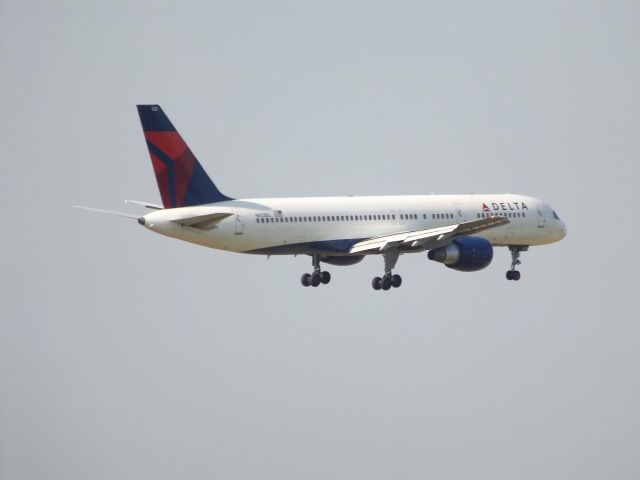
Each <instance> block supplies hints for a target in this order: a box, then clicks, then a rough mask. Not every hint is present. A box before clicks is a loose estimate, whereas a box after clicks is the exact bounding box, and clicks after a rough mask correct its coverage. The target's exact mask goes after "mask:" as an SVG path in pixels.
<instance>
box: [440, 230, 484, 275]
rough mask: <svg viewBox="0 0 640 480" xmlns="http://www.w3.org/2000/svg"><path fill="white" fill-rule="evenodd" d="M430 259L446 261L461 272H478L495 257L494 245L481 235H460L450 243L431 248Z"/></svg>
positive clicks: (448, 265)
mask: <svg viewBox="0 0 640 480" xmlns="http://www.w3.org/2000/svg"><path fill="white" fill-rule="evenodd" d="M428 257H429V260H433V261H434V262H440V263H444V264H445V265H446V266H447V267H449V268H453V269H454V270H459V271H461V272H476V271H478V270H482V269H483V268H485V267H487V266H488V265H489V264H490V263H491V260H492V259H493V247H492V246H491V244H490V243H489V241H488V240H485V239H484V238H480V237H460V238H456V239H455V240H452V241H451V243H450V244H449V245H445V246H444V247H439V248H434V249H433V250H429V253H428Z"/></svg>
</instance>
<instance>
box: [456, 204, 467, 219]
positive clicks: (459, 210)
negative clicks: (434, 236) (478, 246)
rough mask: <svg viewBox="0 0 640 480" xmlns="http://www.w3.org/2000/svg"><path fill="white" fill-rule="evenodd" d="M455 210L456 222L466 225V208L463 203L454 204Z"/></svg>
mask: <svg viewBox="0 0 640 480" xmlns="http://www.w3.org/2000/svg"><path fill="white" fill-rule="evenodd" d="M453 210H454V212H455V216H456V222H458V223H464V222H465V217H464V207H463V205H462V204H461V203H454V204H453Z"/></svg>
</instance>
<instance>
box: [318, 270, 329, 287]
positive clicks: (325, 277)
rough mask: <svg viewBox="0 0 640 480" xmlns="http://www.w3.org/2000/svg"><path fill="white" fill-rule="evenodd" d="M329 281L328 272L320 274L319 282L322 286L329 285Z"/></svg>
mask: <svg viewBox="0 0 640 480" xmlns="http://www.w3.org/2000/svg"><path fill="white" fill-rule="evenodd" d="M330 281H331V274H330V273H329V272H322V273H321V274H320V282H321V283H322V284H323V285H326V284H327V283H329V282H330Z"/></svg>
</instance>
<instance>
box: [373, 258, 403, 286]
mask: <svg viewBox="0 0 640 480" xmlns="http://www.w3.org/2000/svg"><path fill="white" fill-rule="evenodd" d="M382 256H383V257H384V276H382V277H373V280H372V281H371V286H372V287H373V289H374V290H389V289H390V288H391V287H393V288H398V287H399V286H400V285H402V277H401V276H400V275H394V274H392V273H391V269H392V268H393V267H395V266H396V262H397V261H398V257H399V256H400V251H399V250H398V249H397V248H394V249H390V250H387V251H385V252H384V253H383V254H382Z"/></svg>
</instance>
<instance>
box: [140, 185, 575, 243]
mask: <svg viewBox="0 0 640 480" xmlns="http://www.w3.org/2000/svg"><path fill="white" fill-rule="evenodd" d="M218 212H219V213H225V214H228V215H230V216H228V217H227V218H225V219H224V220H222V221H220V222H219V223H218V224H217V225H215V227H213V228H210V229H199V228H191V227H188V226H184V225H181V224H179V223H176V222H174V221H173V220H175V219H179V218H182V217H185V216H199V215H208V214H213V213H218ZM498 215H500V216H506V217H507V218H508V220H509V223H508V224H507V225H504V226H500V227H497V228H493V229H490V230H486V231H484V232H481V233H478V234H477V236H478V237H483V238H485V239H487V240H488V241H489V242H490V243H491V244H492V245H494V246H506V245H522V246H526V245H542V244H547V243H552V242H556V241H558V240H561V239H562V238H564V236H565V234H566V228H565V225H564V223H563V222H562V221H561V220H560V219H559V218H558V216H557V215H556V214H555V212H554V211H553V210H552V209H551V208H550V207H549V206H548V205H547V204H545V203H544V202H542V201H540V200H538V199H535V198H532V197H528V196H524V195H512V194H489V195H483V194H472V195H402V196H376V197H303V198H254V199H242V200H231V201H225V202H219V203H215V204H211V205H201V206H195V207H183V208H173V209H164V210H157V211H154V212H151V213H148V214H147V215H145V216H144V224H145V226H146V227H147V228H149V229H151V230H153V231H155V232H158V233H161V234H163V235H166V236H169V237H173V238H178V239H181V240H185V241H187V242H191V243H196V244H199V245H203V246H206V247H211V248H216V249H221V250H228V251H232V252H242V253H257V254H285V255H286V254H297V253H319V254H325V255H345V254H348V251H349V245H351V244H353V243H354V242H356V241H358V240H362V239H367V238H371V237H377V236H381V235H385V234H391V233H397V232H403V231H414V230H424V229H430V228H434V227H440V226H446V225H452V224H459V223H464V222H468V221H471V220H476V219H479V218H483V217H485V216H498Z"/></svg>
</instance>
